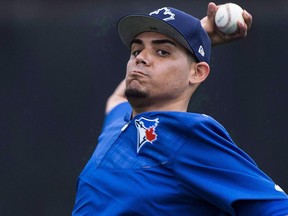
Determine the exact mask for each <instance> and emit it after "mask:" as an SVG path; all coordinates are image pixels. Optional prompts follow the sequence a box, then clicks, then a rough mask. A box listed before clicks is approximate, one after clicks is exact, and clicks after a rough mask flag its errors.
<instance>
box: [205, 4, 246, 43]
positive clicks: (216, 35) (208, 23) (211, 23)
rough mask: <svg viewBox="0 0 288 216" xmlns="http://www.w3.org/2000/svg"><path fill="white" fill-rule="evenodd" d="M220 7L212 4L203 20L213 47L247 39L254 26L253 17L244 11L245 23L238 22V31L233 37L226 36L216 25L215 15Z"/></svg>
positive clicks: (209, 5)
mask: <svg viewBox="0 0 288 216" xmlns="http://www.w3.org/2000/svg"><path fill="white" fill-rule="evenodd" d="M219 6H220V5H216V4H215V3H213V2H210V3H209V4H208V8H207V16H206V17H204V18H203V19H202V20H201V24H202V26H203V28H204V29H205V30H206V32H207V33H208V34H209V37H210V39H211V42H212V45H213V46H215V45H219V44H223V43H228V42H231V41H233V40H236V39H241V38H245V37H246V36H247V33H248V30H249V29H250V28H251V25H252V15H251V14H250V13H248V12H247V11H246V10H243V13H242V16H243V19H244V22H245V23H244V24H242V23H241V22H238V31H237V32H236V33H234V34H231V35H225V34H223V33H222V32H220V31H219V30H218V28H217V27H216V25H215V14H216V11H217V9H218V8H219Z"/></svg>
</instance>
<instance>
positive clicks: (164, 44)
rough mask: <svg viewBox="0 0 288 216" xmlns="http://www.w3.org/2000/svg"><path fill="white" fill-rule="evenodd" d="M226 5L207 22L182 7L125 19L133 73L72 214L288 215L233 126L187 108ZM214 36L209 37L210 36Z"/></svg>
mask: <svg viewBox="0 0 288 216" xmlns="http://www.w3.org/2000/svg"><path fill="white" fill-rule="evenodd" d="M216 10H217V6H216V5H215V4H214V3H210V4H209V5H208V13H207V17H205V18H203V19H202V20H201V21H200V20H198V19H197V18H195V17H193V16H191V15H189V14H187V13H185V12H183V11H180V10H178V9H175V8H170V7H163V8H159V9H157V10H155V11H152V12H151V13H149V14H133V15H127V16H124V17H123V18H121V19H120V20H119V22H118V31H119V35H120V38H121V40H122V41H123V43H124V44H125V45H126V46H127V47H128V48H129V49H130V50H131V56H130V59H129V60H128V63H127V71H126V77H125V80H124V81H122V82H121V84H120V85H119V86H118V88H117V89H116V90H115V92H114V93H113V94H112V96H111V97H110V98H109V99H108V101H107V107H106V112H107V114H106V118H105V122H104V126H103V131H102V133H101V135H100V136H99V140H98V145H97V148H96V150H95V152H94V153H93V155H92V157H91V159H90V160H89V162H88V163H87V165H86V166H85V168H84V169H83V171H82V172H81V174H80V176H79V179H78V183H77V195H76V201H75V206H74V209H73V213H72V214H73V215H75V216H76V215H105V216H112V215H113V216H114V215H165V216H167V215H181V216H185V215H196V216H206V215H245V216H247V215H249V216H254V215H255V216H256V215H257V216H259V215H261V216H263V215H264V216H265V215H288V197H287V195H286V193H285V192H284V191H283V190H282V189H281V188H280V186H278V185H277V184H275V183H274V182H273V180H272V179H271V178H270V177H269V176H267V175H266V174H265V173H263V172H262V171H261V170H260V169H259V168H258V167H257V165H256V164H255V162H254V161H253V160H252V159H251V158H250V157H249V156H248V155H247V154H246V153H245V152H244V151H242V150H241V149H240V148H238V147H237V145H236V144H235V143H234V142H233V140H232V139H231V137H230V136H229V134H228V132H227V131H226V130H225V128H224V127H223V126H222V125H221V124H219V123H218V122H217V121H216V120H215V119H213V118H212V117H209V116H207V115H203V114H196V113H188V112H187V107H188V103H189V100H190V98H191V96H192V95H193V93H194V92H195V91H196V90H197V88H198V86H199V85H200V84H201V83H203V81H205V79H206V78H207V76H208V75H209V72H210V67H209V64H210V52H211V41H212V44H213V45H216V44H221V43H225V42H228V41H231V40H234V39H236V38H241V37H245V36H246V33H247V30H248V29H249V28H250V26H251V23H252V17H251V15H250V14H249V13H247V12H244V13H243V17H244V19H245V21H246V23H245V24H244V25H240V24H239V28H240V30H239V32H238V33H237V34H236V35H234V36H230V37H225V39H224V38H223V37H222V35H221V34H220V33H218V32H217V31H216V30H215V29H214V21H213V19H214V15H215V11H216ZM207 33H208V34H207Z"/></svg>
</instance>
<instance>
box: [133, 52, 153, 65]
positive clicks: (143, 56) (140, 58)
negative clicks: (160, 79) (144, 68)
mask: <svg viewBox="0 0 288 216" xmlns="http://www.w3.org/2000/svg"><path fill="white" fill-rule="evenodd" d="M149 62H150V61H149V53H148V51H147V50H145V49H143V50H142V51H141V52H140V53H139V54H138V55H137V56H136V64H144V65H149Z"/></svg>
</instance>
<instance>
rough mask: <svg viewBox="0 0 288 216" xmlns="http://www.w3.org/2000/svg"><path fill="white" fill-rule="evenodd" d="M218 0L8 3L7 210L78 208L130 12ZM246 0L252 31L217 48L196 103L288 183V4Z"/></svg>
mask: <svg viewBox="0 0 288 216" xmlns="http://www.w3.org/2000/svg"><path fill="white" fill-rule="evenodd" d="M208 2H209V1H203V0H201V1H200V0H197V1H196V0H189V1H184V0H178V1H175V0H174V1H172V0H170V1H154V0H153V1H152V0H146V1H143V0H142V1H140V0H134V1H132V0H131V1H127V0H126V1H116V0H115V1H103V2H102V1H80V0H79V1H76V0H74V1H72V0H71V1H48V0H47V1H36V0H35V1H20V0H19V1H3V0H1V1H0V103H1V112H0V129H1V130H0V164H1V166H0V171H1V180H0V215H5V216H10V215H11V216H15V215H21V216H26V215H29V216H34V215H35V216H36V215H37V216H38V215H41V216H58V215H59V216H63V215H70V214H71V210H72V207H73V203H74V197H75V187H76V181H77V177H78V175H79V173H80V172H81V170H82V168H83V167H84V165H85V163H86V162H87V161H88V159H89V157H90V155H91V154H92V152H93V150H94V148H95V145H96V143H97V137H98V135H99V133H100V130H101V126H102V121H103V117H104V106H105V101H106V98H107V97H108V96H109V95H110V94H111V93H112V91H113V90H114V88H115V87H116V85H117V84H118V83H119V82H120V81H121V80H122V78H124V74H125V68H126V61H127V59H128V55H129V53H128V50H127V49H126V48H125V47H124V46H123V45H122V44H121V42H120V40H119V38H118V35H117V31H116V23H117V20H118V18H120V17H121V16H122V15H124V14H126V13H129V12H135V11H136V12H150V11H152V10H154V9H157V8H159V7H162V6H173V7H178V8H179V9H182V10H184V11H186V12H189V13H192V14H193V15H194V16H196V17H198V18H202V17H203V16H205V15H206V10H207V4H208ZM234 2H235V3H238V4H240V5H241V6H242V7H243V8H245V9H247V10H248V11H249V12H250V13H252V14H253V26H252V29H251V30H250V31H249V35H248V37H247V38H245V39H244V40H238V41H235V42H233V43H229V44H225V45H222V46H219V47H215V48H214V50H213V53H212V72H211V75H210V77H209V78H208V80H207V81H206V82H205V83H204V85H203V86H202V87H201V88H200V89H199V91H198V92H197V94H196V95H195V98H194V99H193V100H192V101H191V104H190V111H194V112H201V113H206V114H209V115H211V116H213V117H214V118H216V119H217V120H218V121H219V122H220V123H222V124H223V125H224V126H225V127H226V129H227V130H228V131H229V133H230V134H231V136H232V137H233V139H234V141H235V142H236V143H237V145H238V146H240V147H241V148H242V149H244V150H245V151H246V152H247V153H249V154H250V156H251V157H253V158H254V160H255V161H256V163H257V164H258V166H259V167H260V168H261V169H262V170H264V171H265V172H266V173H267V174H268V175H269V176H270V177H271V178H272V179H273V180H274V181H275V182H276V183H278V184H279V185H280V186H281V187H282V188H283V189H284V190H286V192H287V191H288V181H287V179H288V157H287V153H288V146H287V145H288V131H287V120H288V115H287V110H288V101H287V93H288V84H287V83H288V74H287V66H288V59H287V57H288V45H287V38H288V22H287V20H288V4H287V1H286V0H282V1H281V0H276V1H273V2H272V3H271V1H245V2H243V1H240V0H237V1H236V0H235V1H234ZM215 3H217V4H221V3H225V1H215Z"/></svg>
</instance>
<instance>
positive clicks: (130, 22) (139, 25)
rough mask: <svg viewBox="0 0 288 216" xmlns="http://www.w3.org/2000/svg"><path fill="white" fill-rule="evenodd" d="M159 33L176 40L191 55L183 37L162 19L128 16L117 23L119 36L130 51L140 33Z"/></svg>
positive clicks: (146, 16)
mask: <svg viewBox="0 0 288 216" xmlns="http://www.w3.org/2000/svg"><path fill="white" fill-rule="evenodd" d="M147 31H150V32H159V33H161V34H164V35H166V36H168V37H170V38H173V39H174V40H176V41H177V42H178V43H179V44H181V45H182V46H184V47H185V48H186V49H188V50H189V51H190V52H191V53H193V50H192V49H191V47H190V46H189V44H188V42H187V41H186V40H185V38H184V36H183V35H182V34H181V33H180V32H178V31H177V30H176V29H175V28H174V27H173V26H171V25H169V24H167V23H166V22H164V21H163V20H162V19H158V18H155V17H151V16H148V15H128V16H125V17H123V18H121V19H120V20H119V22H118V32H119V36H120V38H121V40H122V42H123V43H124V45H125V46H127V47H128V48H129V49H130V46H131V42H132V40H133V38H134V37H135V36H136V35H138V34H140V33H142V32H147Z"/></svg>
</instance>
